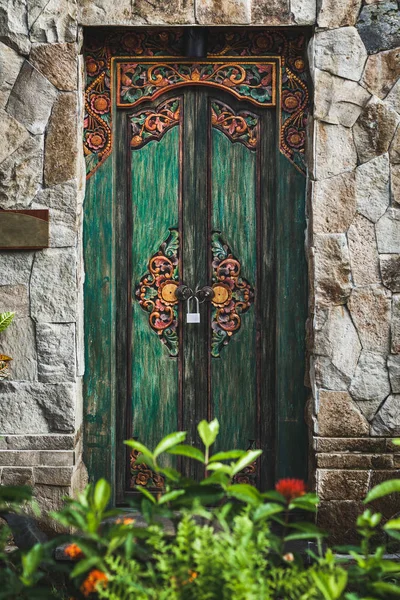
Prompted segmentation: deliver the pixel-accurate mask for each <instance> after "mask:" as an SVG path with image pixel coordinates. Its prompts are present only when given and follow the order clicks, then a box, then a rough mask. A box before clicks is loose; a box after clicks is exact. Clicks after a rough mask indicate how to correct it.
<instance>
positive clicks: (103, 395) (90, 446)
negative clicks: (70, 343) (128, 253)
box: [83, 161, 115, 481]
mask: <svg viewBox="0 0 400 600" xmlns="http://www.w3.org/2000/svg"><path fill="white" fill-rule="evenodd" d="M113 243H114V242H113V204H112V162H111V161H108V162H106V163H104V164H103V165H102V166H101V167H100V168H99V169H98V170H97V171H96V173H95V174H94V175H93V177H92V178H91V179H89V181H88V182H87V188H86V198H85V219H84V228H83V245H84V261H85V284H84V316H85V375H84V379H83V395H84V402H85V403H84V423H83V427H84V445H83V455H84V461H85V464H86V467H87V469H88V473H89V478H90V480H91V481H94V480H95V479H98V478H100V477H106V478H107V479H109V480H110V481H113V479H114V468H115V464H114V460H113V449H114V445H115V439H114V436H115V427H114V422H113V418H112V413H113V379H114V367H115V351H114V327H115V325H114V324H115V306H114V302H113V286H114V271H113Z"/></svg>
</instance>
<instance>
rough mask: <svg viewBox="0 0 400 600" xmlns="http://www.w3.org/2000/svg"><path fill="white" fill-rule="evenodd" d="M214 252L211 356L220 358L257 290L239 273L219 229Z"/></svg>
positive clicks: (238, 267)
mask: <svg viewBox="0 0 400 600" xmlns="http://www.w3.org/2000/svg"><path fill="white" fill-rule="evenodd" d="M211 247H212V255H213V263H212V266H213V277H212V280H213V286H212V287H213V290H214V297H213V299H212V301H211V302H212V320H211V327H212V338H211V356H213V357H214V358H218V357H219V356H220V353H221V350H222V349H223V347H224V346H226V345H227V344H228V343H229V340H230V339H231V337H232V335H235V334H236V333H237V332H238V331H239V329H240V327H241V324H242V319H241V316H242V315H243V314H244V313H246V312H247V311H248V310H249V308H250V307H251V305H252V304H253V302H254V289H253V288H252V286H251V285H250V283H249V282H248V281H247V279H244V278H243V277H241V275H240V271H241V264H240V262H239V260H237V259H236V258H235V257H234V255H233V254H232V252H231V249H230V248H229V246H227V245H226V244H225V243H224V242H223V240H222V238H221V235H220V233H219V232H218V231H216V232H214V233H213V234H212V237H211Z"/></svg>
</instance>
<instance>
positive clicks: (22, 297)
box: [0, 285, 29, 318]
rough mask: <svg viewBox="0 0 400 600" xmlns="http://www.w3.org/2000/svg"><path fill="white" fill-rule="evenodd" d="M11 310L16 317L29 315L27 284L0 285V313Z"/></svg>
mask: <svg viewBox="0 0 400 600" xmlns="http://www.w3.org/2000/svg"><path fill="white" fill-rule="evenodd" d="M7 311H12V312H15V313H16V316H17V317H18V318H23V317H29V297H28V286H26V285H2V286H0V313H2V312H7Z"/></svg>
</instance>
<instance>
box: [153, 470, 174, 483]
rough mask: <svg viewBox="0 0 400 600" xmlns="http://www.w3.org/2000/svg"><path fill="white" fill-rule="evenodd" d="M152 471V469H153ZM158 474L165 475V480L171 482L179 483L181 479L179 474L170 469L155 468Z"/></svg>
mask: <svg viewBox="0 0 400 600" xmlns="http://www.w3.org/2000/svg"><path fill="white" fill-rule="evenodd" d="M153 470H154V469H153ZM157 471H158V473H162V475H165V476H166V477H167V479H170V480H171V481H179V480H180V478H181V474H180V473H179V471H177V470H176V469H172V468H171V467H162V468H161V467H157Z"/></svg>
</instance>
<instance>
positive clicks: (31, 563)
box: [22, 544, 43, 579]
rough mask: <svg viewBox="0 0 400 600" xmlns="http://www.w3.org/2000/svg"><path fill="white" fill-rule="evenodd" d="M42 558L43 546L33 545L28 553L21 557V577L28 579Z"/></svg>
mask: <svg viewBox="0 0 400 600" xmlns="http://www.w3.org/2000/svg"><path fill="white" fill-rule="evenodd" d="M42 558H43V546H42V545H41V544H35V545H34V546H33V548H31V550H29V552H27V553H26V554H23V555H22V566H23V575H22V576H23V577H24V578H27V579H29V578H30V577H31V576H32V575H33V574H34V573H35V571H36V570H37V568H38V567H39V565H40V562H41V560H42Z"/></svg>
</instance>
